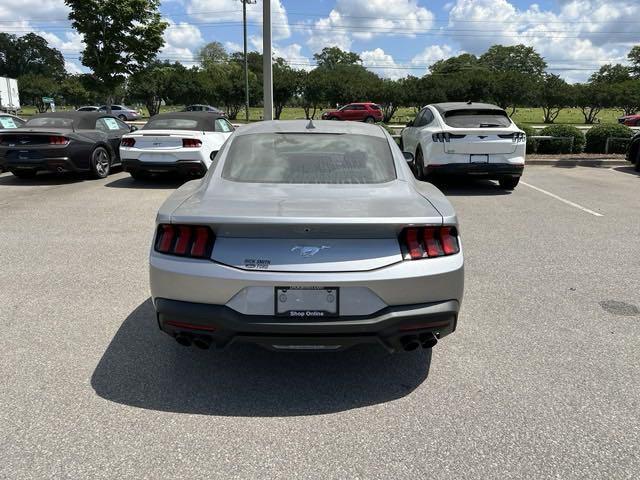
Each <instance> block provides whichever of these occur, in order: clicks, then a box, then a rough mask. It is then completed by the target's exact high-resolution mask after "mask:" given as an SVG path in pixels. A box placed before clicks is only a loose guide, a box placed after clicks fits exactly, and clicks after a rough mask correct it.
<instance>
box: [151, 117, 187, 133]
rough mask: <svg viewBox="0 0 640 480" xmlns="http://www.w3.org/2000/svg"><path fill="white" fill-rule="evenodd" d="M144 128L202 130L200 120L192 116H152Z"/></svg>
mask: <svg viewBox="0 0 640 480" xmlns="http://www.w3.org/2000/svg"><path fill="white" fill-rule="evenodd" d="M142 129H143V130H200V129H199V128H198V121H197V120H192V119H190V118H156V119H155V120H154V119H153V118H152V119H151V120H149V121H148V122H147V123H146V124H145V126H144V127H142Z"/></svg>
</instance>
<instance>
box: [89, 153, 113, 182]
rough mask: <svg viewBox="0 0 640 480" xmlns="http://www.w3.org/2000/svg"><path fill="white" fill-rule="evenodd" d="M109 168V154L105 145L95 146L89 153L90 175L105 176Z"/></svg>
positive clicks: (107, 174) (94, 176)
mask: <svg viewBox="0 0 640 480" xmlns="http://www.w3.org/2000/svg"><path fill="white" fill-rule="evenodd" d="M110 170H111V156H110V155H109V152H108V151H107V149H106V148H105V147H96V148H95V150H94V151H93V153H92V154H91V177H92V178H96V179H100V178H107V177H108V176H109V171H110Z"/></svg>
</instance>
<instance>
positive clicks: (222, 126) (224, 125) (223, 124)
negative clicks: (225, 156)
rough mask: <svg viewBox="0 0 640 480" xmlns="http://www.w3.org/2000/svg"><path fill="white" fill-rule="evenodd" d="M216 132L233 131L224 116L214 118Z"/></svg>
mask: <svg viewBox="0 0 640 480" xmlns="http://www.w3.org/2000/svg"><path fill="white" fill-rule="evenodd" d="M216 132H225V133H228V132H233V125H231V124H230V123H229V122H228V121H227V120H225V119H224V118H219V119H217V120H216Z"/></svg>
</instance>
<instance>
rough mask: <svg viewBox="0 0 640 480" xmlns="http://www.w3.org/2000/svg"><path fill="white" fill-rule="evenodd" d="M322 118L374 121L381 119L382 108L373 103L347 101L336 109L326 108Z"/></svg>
mask: <svg viewBox="0 0 640 480" xmlns="http://www.w3.org/2000/svg"><path fill="white" fill-rule="evenodd" d="M322 119H323V120H351V121H354V122H367V123H375V122H381V121H382V109H381V108H380V105H377V104H375V103H371V102H366V103H349V104H348V105H345V106H344V107H341V108H339V109H338V110H328V111H326V112H324V113H323V114H322Z"/></svg>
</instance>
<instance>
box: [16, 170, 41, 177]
mask: <svg viewBox="0 0 640 480" xmlns="http://www.w3.org/2000/svg"><path fill="white" fill-rule="evenodd" d="M11 173H13V174H14V175H15V176H16V177H18V178H33V177H35V176H36V173H38V172H36V171H35V170H11Z"/></svg>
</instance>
